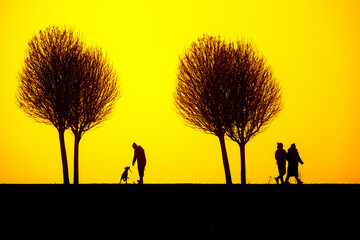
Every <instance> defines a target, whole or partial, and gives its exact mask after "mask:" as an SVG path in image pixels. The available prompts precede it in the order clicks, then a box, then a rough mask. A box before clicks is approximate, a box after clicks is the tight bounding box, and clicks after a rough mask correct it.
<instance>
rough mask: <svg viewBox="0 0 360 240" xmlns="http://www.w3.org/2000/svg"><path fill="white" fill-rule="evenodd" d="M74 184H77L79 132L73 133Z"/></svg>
mask: <svg viewBox="0 0 360 240" xmlns="http://www.w3.org/2000/svg"><path fill="white" fill-rule="evenodd" d="M74 136H75V144H74V184H79V143H80V140H81V134H74Z"/></svg>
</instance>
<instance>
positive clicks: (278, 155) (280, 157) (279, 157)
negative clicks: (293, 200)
mask: <svg viewBox="0 0 360 240" xmlns="http://www.w3.org/2000/svg"><path fill="white" fill-rule="evenodd" d="M275 159H276V163H277V165H278V169H279V176H278V177H276V178H275V180H276V183H277V184H279V179H280V180H281V183H282V184H283V183H284V178H283V176H284V175H285V173H286V151H285V149H284V148H283V144H282V143H277V150H276V152H275Z"/></svg>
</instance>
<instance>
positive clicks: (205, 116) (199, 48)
mask: <svg viewBox="0 0 360 240" xmlns="http://www.w3.org/2000/svg"><path fill="white" fill-rule="evenodd" d="M232 52H233V45H232V44H231V43H230V44H227V43H226V42H225V41H223V40H221V39H220V37H218V38H215V37H212V36H207V35H204V36H203V37H202V38H199V39H198V41H197V42H193V43H192V44H191V46H190V48H189V49H186V50H185V53H184V54H183V55H182V56H181V57H180V64H179V67H178V73H177V79H178V80H177V86H176V90H175V92H174V101H175V106H176V109H177V112H178V114H179V115H180V116H181V117H182V118H183V119H184V120H185V123H186V125H187V126H189V127H192V128H194V129H200V130H203V131H204V132H205V133H210V134H213V135H216V136H217V137H218V138H219V141H220V146H221V151H222V158H223V165H224V170H225V177H226V183H227V184H232V180H231V174H230V167H229V161H228V156H227V152H226V146H225V133H226V131H227V130H228V129H229V128H230V125H231V124H232V118H231V114H232V111H233V107H232V106H231V97H230V89H231V84H232V75H231V73H232V72H231V68H232V67H233V65H234V63H233V57H232Z"/></svg>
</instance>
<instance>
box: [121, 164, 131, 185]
mask: <svg viewBox="0 0 360 240" xmlns="http://www.w3.org/2000/svg"><path fill="white" fill-rule="evenodd" d="M129 170H130V166H127V167H125V170H124V172H123V174H122V175H121V178H120V183H119V184H121V181H125V182H126V184H127V180H128V179H129V177H128V172H129ZM130 172H131V170H130Z"/></svg>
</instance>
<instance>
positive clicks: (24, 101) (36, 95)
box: [16, 26, 84, 184]
mask: <svg viewBox="0 0 360 240" xmlns="http://www.w3.org/2000/svg"><path fill="white" fill-rule="evenodd" d="M83 46H84V43H83V42H82V41H81V40H80V38H79V36H78V35H75V34H74V32H73V31H72V30H68V29H60V28H59V27H56V26H53V27H48V28H46V29H45V31H40V32H39V34H37V35H35V36H34V37H33V38H32V39H31V40H30V42H29V44H28V51H27V55H26V58H25V62H24V65H23V66H22V70H21V71H20V72H19V76H18V79H19V86H18V92H17V96H16V97H17V104H18V106H19V107H20V108H21V109H22V110H24V112H25V113H26V114H27V115H29V116H30V117H31V118H34V119H35V120H36V121H37V122H40V123H45V124H48V125H53V126H54V127H55V128H56V129H57V131H58V133H59V140H60V149H61V159H62V166H63V179H64V184H69V174H68V165H67V156H66V149H65V140H64V132H65V130H66V129H67V128H69V127H70V125H69V123H70V122H69V118H70V109H71V108H70V106H71V97H72V96H71V94H72V90H71V89H72V84H73V80H74V79H77V78H79V71H78V69H79V68H80V67H81V65H82V62H81V54H82V51H83Z"/></svg>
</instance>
